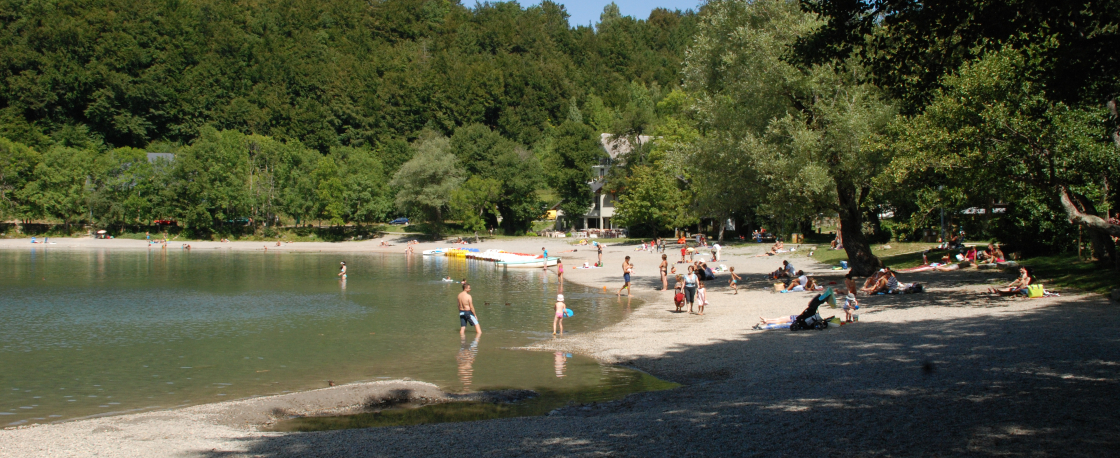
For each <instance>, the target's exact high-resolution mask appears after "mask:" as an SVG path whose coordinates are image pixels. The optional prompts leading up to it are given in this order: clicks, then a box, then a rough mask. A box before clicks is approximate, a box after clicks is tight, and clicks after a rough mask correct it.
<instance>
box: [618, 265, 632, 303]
mask: <svg viewBox="0 0 1120 458" xmlns="http://www.w3.org/2000/svg"><path fill="white" fill-rule="evenodd" d="M633 271H634V267H633V266H631V265H630V257H629V256H627V257H626V260H625V261H622V280H623V281H624V282H625V283H623V284H622V287H621V288H619V289H618V294H616V296H622V290H626V297H630V272H633Z"/></svg>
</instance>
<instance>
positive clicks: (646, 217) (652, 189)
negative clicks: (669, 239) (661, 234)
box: [614, 165, 690, 234]
mask: <svg viewBox="0 0 1120 458" xmlns="http://www.w3.org/2000/svg"><path fill="white" fill-rule="evenodd" d="M676 182H677V180H676V179H675V178H674V177H673V176H671V175H669V174H667V173H665V172H664V171H663V170H659V169H658V168H657V167H655V166H650V165H639V166H637V167H634V169H633V173H632V175H631V176H630V180H629V186H627V188H626V192H625V193H623V194H622V195H621V197H619V200H618V206H617V207H616V208H615V213H614V215H615V216H614V217H615V220H616V221H617V222H618V223H619V224H621V225H623V226H627V227H632V229H633V228H634V227H635V226H636V227H639V228H640V227H645V228H648V229H649V230H651V231H652V232H654V233H655V234H656V233H657V232H658V231H662V230H666V229H672V228H674V227H680V226H682V225H684V224H687V222H688V206H689V201H690V199H689V197H688V195H687V193H685V192H684V191H682V190H681V189H680V188H679V187H678V186H677V184H676Z"/></svg>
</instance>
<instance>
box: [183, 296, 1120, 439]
mask: <svg viewBox="0 0 1120 458" xmlns="http://www.w3.org/2000/svg"><path fill="white" fill-rule="evenodd" d="M935 275H943V274H935ZM941 278H942V279H944V280H951V279H950V278H948V277H941ZM919 281H920V280H919ZM962 294H963V293H962ZM971 296H972V297H973V298H974V297H975V294H972V295H971ZM915 297H916V298H920V299H922V301H923V303H925V304H929V303H930V302H929V301H934V303H939V302H944V305H952V304H953V303H954V297H953V294H951V293H949V294H942V293H937V294H924V295H915ZM896 298H897V300H894V299H896ZM876 299H877V298H868V299H865V300H868V301H873V300H876ZM891 299H892V301H890V302H889V303H887V302H884V303H883V304H881V306H883V307H894V308H902V307H918V306H920V304H919V303H917V302H916V299H915V300H914V301H908V300H907V299H908V298H907V297H906V296H894V297H891ZM958 303H960V304H962V305H961V306H962V307H964V306H971V307H998V306H999V304H1001V303H1005V302H1004V301H1003V300H993V301H986V302H980V303H979V305H975V304H976V303H975V301H974V302H973V304H974V305H967V304H968V303H969V302H968V301H959V302H958ZM872 308H874V307H872ZM822 312H823V311H822ZM1118 345H1120V318H1118V317H1117V315H1116V314H1115V313H1114V310H1113V306H1112V305H1111V304H1109V303H1108V302H1106V301H1104V300H1101V299H1100V298H1099V297H1097V296H1085V297H1080V298H1070V299H1067V300H1065V301H1064V302H1060V303H1058V304H1055V305H1053V306H1048V307H1041V308H1038V309H1033V310H1031V311H1028V312H1022V313H1005V312H1001V311H999V310H992V311H991V313H990V314H987V315H982V316H980V317H976V318H970V319H967V320H961V319H925V320H917V321H912V322H904V323H878V322H874V321H863V322H858V323H854V324H851V325H845V326H842V327H840V328H838V329H829V330H826V331H804V332H797V333H794V332H789V331H784V330H779V331H768V332H756V331H748V330H743V332H742V333H741V334H739V335H738V336H736V337H735V338H734V339H733V340H726V341H722V342H720V343H717V344H711V345H698V346H687V347H683V348H681V349H679V350H677V351H673V352H670V353H667V354H665V355H663V356H661V357H657V358H645V359H637V360H634V361H632V362H631V364H632V365H633V366H634V367H637V368H639V369H642V370H646V371H648V372H650V373H652V374H654V375H656V376H658V377H661V378H664V379H667V380H671V381H674V382H679V383H683V384H685V386H683V387H681V388H678V389H675V390H670V391H663V392H651V393H641V394H636V395H631V396H629V397H627V398H625V399H623V400H620V401H613V402H607V403H600V404H592V405H584V406H580V405H574V406H570V407H565V408H562V409H559V410H557V411H554V412H552V414H550V415H548V416H540V417H527V418H514V419H504V420H494V421H477V422H465V423H447V424H434V425H423V426H415V427H386V428H372V429H360V430H345V431H329V432H316V433H300V434H286V435H278V436H267V437H258V438H254V439H251V440H247V441H246V443H244V444H243V445H244V446H245V447H246V451H244V452H242V451H236V452H235V451H220V450H215V451H207V452H202V453H200V454H199V455H200V456H205V457H224V456H241V455H246V454H247V455H252V456H268V457H273V456H277V457H278V456H373V455H377V456H381V455H383V456H418V455H429V456H436V455H439V456H443V455H446V454H450V453H467V454H485V455H487V456H524V455H550V456H551V455H580V456H585V455H628V456H630V455H641V456H701V455H705V456H707V455H720V456H722V455H753V454H759V455H791V456H806V455H828V456H854V455H859V456H865V455H970V456H978V455H979V456H992V455H1069V454H1076V455H1088V456H1109V455H1112V454H1113V453H1114V451H1115V449H1116V446H1117V445H1120V422H1117V420H1118V419H1120V400H1118V399H1117V396H1115V392H1116V390H1117V388H1118V383H1117V381H1118V379H1120V350H1118Z"/></svg>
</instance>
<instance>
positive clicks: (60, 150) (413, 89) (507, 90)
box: [0, 0, 695, 233]
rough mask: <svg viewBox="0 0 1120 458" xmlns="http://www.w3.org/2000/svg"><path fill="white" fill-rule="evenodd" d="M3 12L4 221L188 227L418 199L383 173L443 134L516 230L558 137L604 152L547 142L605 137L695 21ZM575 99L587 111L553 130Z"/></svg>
mask: <svg viewBox="0 0 1120 458" xmlns="http://www.w3.org/2000/svg"><path fill="white" fill-rule="evenodd" d="M0 18H2V21H3V30H2V31H0V43H2V44H3V46H0V136H3V138H5V140H4V143H3V144H2V145H3V146H0V148H2V150H0V151H2V152H0V154H2V155H3V156H2V157H3V159H0V161H2V162H0V167H2V168H0V196H2V199H0V202H2V204H0V205H2V206H0V210H2V211H3V212H4V215H5V216H6V217H8V218H21V219H40V218H51V219H55V220H60V221H66V222H79V221H80V222H92V223H95V224H98V225H106V226H112V225H125V224H134V223H138V222H142V221H148V220H153V219H178V220H179V221H180V222H182V223H183V224H185V225H186V226H187V227H190V228H193V229H195V230H197V231H199V233H203V232H205V231H207V230H209V229H211V228H212V227H214V225H215V224H220V223H222V222H224V221H228V220H234V219H240V218H245V217H253V218H254V220H255V221H265V222H267V221H269V220H275V219H276V218H277V217H279V216H281V215H283V216H285V217H290V218H293V219H298V220H304V221H306V220H308V219H312V218H313V219H326V220H330V221H331V222H333V223H335V224H341V223H347V222H359V223H361V222H373V221H383V220H385V218H387V217H388V216H390V215H395V214H401V213H409V212H415V211H418V210H422V209H424V208H427V207H424V206H422V205H421V206H414V205H409V203H408V202H407V199H405V200H404V201H401V202H400V203H401V204H402V205H400V206H394V201H395V200H397V199H396V195H395V194H394V193H391V192H390V190H389V189H388V184H389V181H390V180H391V179H392V177H393V176H394V174H395V173H396V172H397V171H398V170H399V169H400V168H401V167H402V165H404V164H405V162H407V161H408V160H409V159H410V158H411V157H412V155H413V154H415V153H416V152H417V151H419V150H423V149H424V147H423V145H421V144H420V143H422V142H425V141H427V140H429V139H430V138H429V137H432V136H444V137H450V138H452V140H453V141H452V142H451V143H449V144H448V145H447V146H454V148H455V151H454V153H456V154H460V158H459V160H458V161H456V163H455V164H450V166H451V167H452V168H455V169H456V170H458V169H464V170H463V172H464V173H465V174H466V175H469V176H471V177H478V178H479V179H490V180H497V181H499V182H500V183H499V188H500V189H499V195H501V196H502V197H501V198H500V199H496V200H497V204H498V207H497V209H498V211H500V212H501V214H502V215H503V217H504V218H503V224H504V225H505V226H506V229H507V230H508V231H509V232H521V231H524V230H525V228H526V227H527V226H528V222H529V221H531V219H532V218H534V217H537V216H539V215H540V213H541V212H542V211H543V209H542V206H543V205H544V204H545V202H544V201H542V200H541V199H540V198H539V196H538V193H537V192H536V191H538V190H542V189H545V188H548V183H547V182H546V181H547V180H546V179H547V178H556V182H557V183H558V184H557V187H560V188H562V187H563V184H562V183H563V182H564V180H569V181H570V179H571V177H567V178H565V177H564V176H562V175H566V174H565V173H559V174H552V175H550V176H548V177H546V176H544V174H543V172H542V167H543V165H542V161H546V160H547V159H548V157H547V156H548V155H549V153H550V152H551V151H550V150H551V145H553V144H561V145H572V146H573V147H579V148H584V149H585V150H587V151H583V152H579V151H575V152H569V154H567V155H566V156H565V158H567V159H571V158H573V157H581V158H583V159H582V162H580V163H578V164H568V165H569V166H571V167H574V168H575V169H576V170H578V171H580V172H579V173H578V174H577V175H580V176H581V177H582V176H584V175H586V177H589V176H590V170H589V169H588V167H589V166H590V165H591V162H593V161H595V160H596V159H597V156H598V152H597V145H591V144H589V143H587V142H583V143H580V142H578V141H576V142H574V143H573V142H572V141H568V140H565V139H563V138H560V137H563V136H564V135H575V136H577V137H578V138H584V137H586V136H587V135H588V134H589V132H591V131H596V132H594V134H595V135H596V136H597V132H604V131H608V130H610V129H611V128H612V127H613V124H614V123H615V122H617V120H618V119H621V118H622V117H623V116H624V115H625V111H626V110H627V109H628V106H629V105H630V104H631V100H632V99H633V97H634V96H635V93H639V94H646V95H648V94H649V93H651V92H652V93H654V94H656V93H658V92H659V91H661V88H667V87H673V86H676V85H678V84H679V76H678V74H679V70H680V65H681V62H682V60H683V56H684V50H685V48H686V47H687V45H688V42H689V39H690V37H691V36H692V27H693V25H694V24H695V16H694V15H693V14H692V13H691V12H688V13H681V12H679V11H665V10H655V11H654V12H653V13H652V14H651V15H650V17H649V18H648V19H644V20H635V19H633V18H630V17H623V16H621V15H619V13H618V9H617V7H613V5H612V6H611V7H608V8H607V9H606V10H605V11H604V13H603V16H602V18H601V21H600V22H599V24H598V25H597V26H596V27H595V28H594V29H592V28H589V27H576V28H570V27H569V26H568V20H567V13H566V12H565V11H564V9H563V7H562V6H559V5H557V4H555V3H551V2H547V1H546V2H543V3H542V4H541V5H539V6H534V7H529V8H522V7H521V6H519V5H518V4H517V3H513V2H509V3H505V2H500V3H484V4H480V5H476V6H474V7H469V8H468V7H465V6H463V5H461V4H459V3H457V2H450V1H446V0H443V1H440V0H392V1H373V2H367V1H357V0H329V1H299V0H296V1H265V2H246V1H225V0H222V1H194V0H188V1H174V2H165V1H140V2H134V1H128V2H124V1H98V2H82V1H61V2H33V1H18V0H12V1H4V2H3V6H2V7H0ZM573 110H574V111H576V112H581V115H580V116H581V121H580V122H579V123H578V124H579V126H576V127H572V126H569V127H567V128H561V124H562V123H563V122H564V121H565V120H567V119H568V118H569V116H570V115H571V113H572V112H573ZM582 113H586V115H585V116H583V115H582ZM578 138H577V139H578ZM132 148H137V149H142V150H144V151H147V152H161V153H174V154H175V155H176V156H175V157H176V160H175V161H173V163H168V164H142V162H143V161H142V160H141V159H142V157H141V155H139V153H140V151H138V150H135V149H132ZM443 152H444V153H451V152H452V151H450V150H444V151H443ZM462 154H466V156H462ZM565 158H559V159H558V160H559V161H563V160H565ZM553 175H554V176H553ZM567 175H570V173H568V174H567ZM87 178H88V179H87ZM498 178H500V179H498ZM577 178H579V177H577ZM476 181H477V180H476ZM141 182H143V183H144V184H137V183H141ZM473 184H475V185H478V184H479V183H477V182H475V183H473ZM149 185H150V186H149ZM145 186H148V187H147V188H145ZM580 191H582V190H580ZM440 200H441V204H440V205H436V206H435V210H436V211H438V210H440V209H441V208H442V207H445V206H446V205H447V204H448V202H449V199H448V196H440ZM460 200H462V199H460ZM468 200H469V199H468ZM577 200H579V199H577ZM584 200H588V201H589V198H588V199H584ZM554 203H555V202H548V204H549V205H551V204H554ZM490 213H494V212H490ZM489 220H490V222H491V223H493V222H495V221H496V214H495V215H493V216H490V218H489Z"/></svg>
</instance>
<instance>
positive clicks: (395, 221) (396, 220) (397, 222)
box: [389, 218, 408, 225]
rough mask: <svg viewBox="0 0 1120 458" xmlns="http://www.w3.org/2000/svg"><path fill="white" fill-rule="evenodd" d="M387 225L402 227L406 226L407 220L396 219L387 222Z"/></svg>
mask: <svg viewBox="0 0 1120 458" xmlns="http://www.w3.org/2000/svg"><path fill="white" fill-rule="evenodd" d="M389 224H404V225H408V218H397V219H395V220H392V221H389Z"/></svg>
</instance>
